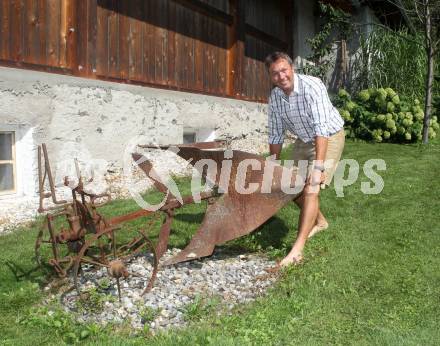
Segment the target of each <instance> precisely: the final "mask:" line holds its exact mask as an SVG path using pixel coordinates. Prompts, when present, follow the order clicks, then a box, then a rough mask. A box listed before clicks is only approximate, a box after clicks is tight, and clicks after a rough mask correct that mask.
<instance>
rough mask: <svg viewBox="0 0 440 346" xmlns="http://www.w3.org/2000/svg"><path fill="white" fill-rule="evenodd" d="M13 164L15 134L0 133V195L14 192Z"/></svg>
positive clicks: (8, 132)
mask: <svg viewBox="0 0 440 346" xmlns="http://www.w3.org/2000/svg"><path fill="white" fill-rule="evenodd" d="M15 164H16V162H15V133H14V132H13V131H0V195H3V194H9V193H14V192H15V190H16V183H15V180H16V177H15V175H16V173H15Z"/></svg>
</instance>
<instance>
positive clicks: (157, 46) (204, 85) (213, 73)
mask: <svg viewBox="0 0 440 346" xmlns="http://www.w3.org/2000/svg"><path fill="white" fill-rule="evenodd" d="M291 8H292V6H290V5H289V0H273V1H264V0H130V1H120V0H81V1H78V0H2V1H1V2H0V20H1V22H0V64H1V65H4V66H18V67H21V68H31V69H41V70H46V71H51V72H57V73H65V74H71V75H75V76H82V77H87V78H95V79H103V80H112V81H119V82H125V83H136V84H141V85H149V86H157V87H162V88H169V89H174V90H184V91H193V92H198V93H204V94H211V95H218V96H224V97H233V98H239V99H245V100H251V101H259V102H265V101H266V100H267V96H268V93H269V91H270V87H271V86H270V82H269V78H268V75H267V72H266V70H265V66H264V58H265V56H266V55H267V54H268V53H270V52H271V51H274V50H286V51H288V52H290V53H291V48H292V42H291V40H292V32H291V18H292V13H291V11H292V9H291Z"/></svg>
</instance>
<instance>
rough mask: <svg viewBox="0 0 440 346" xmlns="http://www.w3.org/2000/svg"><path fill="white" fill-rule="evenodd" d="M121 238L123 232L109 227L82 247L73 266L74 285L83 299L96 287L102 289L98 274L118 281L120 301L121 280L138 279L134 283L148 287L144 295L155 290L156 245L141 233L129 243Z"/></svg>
mask: <svg viewBox="0 0 440 346" xmlns="http://www.w3.org/2000/svg"><path fill="white" fill-rule="evenodd" d="M118 238H120V239H122V238H123V231H122V230H120V229H117V228H108V229H105V230H103V231H101V232H99V233H97V234H95V235H93V236H92V237H91V238H89V239H88V240H87V241H86V243H85V245H84V246H83V247H82V248H81V251H80V252H79V253H78V256H77V258H76V261H75V264H74V267H73V278H74V283H75V287H76V290H77V292H78V295H79V296H80V297H82V298H83V297H85V296H86V294H85V293H86V292H87V291H88V290H89V289H90V288H92V287H94V286H95V285H97V286H99V284H98V283H97V282H96V276H97V275H96V274H97V273H98V272H99V274H100V275H101V276H104V277H107V278H108V279H109V280H110V281H116V287H117V292H118V297H119V300H120V299H121V281H122V280H126V281H129V282H130V280H131V279H132V278H133V277H134V278H136V279H137V280H135V281H137V282H138V283H140V284H142V287H145V288H144V290H143V292H142V295H143V294H145V293H147V292H148V291H149V290H150V289H151V288H152V286H153V283H154V280H155V278H156V274H157V269H158V258H157V255H156V251H155V247H154V244H153V243H152V242H151V241H150V240H149V239H148V237H147V236H146V233H145V232H144V231H142V230H140V231H137V235H136V236H135V237H133V238H131V239H130V240H129V241H128V242H123V241H121V240H120V239H118ZM118 240H119V241H118ZM135 259H140V261H137V260H136V261H135ZM135 262H139V263H135ZM94 277H95V278H94ZM94 281H95V282H94ZM139 281H140V282H139ZM129 284H130V283H129ZM95 287H96V286H95Z"/></svg>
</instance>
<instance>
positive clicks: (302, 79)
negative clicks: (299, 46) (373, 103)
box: [265, 52, 345, 266]
mask: <svg viewBox="0 0 440 346" xmlns="http://www.w3.org/2000/svg"><path fill="white" fill-rule="evenodd" d="M265 63H266V67H267V69H268V71H269V74H270V78H271V81H272V84H273V85H274V88H273V89H272V92H271V95H270V98H269V105H268V109H269V111H268V118H269V119H268V120H269V150H270V154H271V155H275V157H276V159H279V157H280V152H281V149H282V146H283V140H284V134H285V131H286V130H289V131H290V132H292V133H294V134H295V135H296V136H297V137H298V138H297V140H296V141H295V145H294V150H293V160H294V168H295V171H296V172H297V173H298V174H300V175H301V174H302V173H301V169H298V166H299V167H301V164H300V163H299V162H300V161H301V160H306V161H307V172H306V173H305V176H304V177H303V178H304V181H305V186H304V193H303V194H302V195H301V197H300V198H298V199H297V200H296V201H295V203H296V204H297V205H298V206H299V207H300V208H301V213H300V217H299V223H298V234H297V238H296V241H295V243H294V244H293V247H292V249H291V251H290V252H289V254H288V255H287V256H286V257H285V258H284V259H283V260H282V261H281V262H280V265H281V266H286V265H290V264H298V263H299V262H301V260H302V258H303V249H304V245H305V243H306V241H307V238H308V237H311V236H313V235H314V234H316V233H317V232H319V231H321V230H324V229H326V228H327V227H328V223H327V220H326V219H325V217H324V215H323V214H322V213H321V211H320V210H319V189H320V185H321V184H324V185H329V184H330V182H331V179H332V177H333V174H334V172H335V170H336V166H337V163H338V161H339V160H340V157H341V154H342V150H343V148H344V142H345V134H344V129H343V126H344V121H343V120H342V118H341V116H340V114H339V113H338V111H337V110H336V108H335V107H333V105H332V104H331V102H330V99H329V96H328V93H327V90H326V88H325V85H324V84H323V83H322V81H321V80H320V79H319V78H315V77H311V76H306V75H301V74H297V73H295V71H294V68H293V62H292V59H291V58H290V57H289V56H288V55H287V54H286V53H282V52H274V53H272V54H270V55H269V56H268V57H267V58H266V62H265ZM303 175H304V173H303ZM324 185H323V186H324Z"/></svg>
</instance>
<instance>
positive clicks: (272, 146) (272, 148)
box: [269, 144, 283, 160]
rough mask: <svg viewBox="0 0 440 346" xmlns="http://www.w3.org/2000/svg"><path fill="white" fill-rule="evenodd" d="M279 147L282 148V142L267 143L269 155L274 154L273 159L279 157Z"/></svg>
mask: <svg viewBox="0 0 440 346" xmlns="http://www.w3.org/2000/svg"><path fill="white" fill-rule="evenodd" d="M281 149H283V145H282V144H269V152H270V156H272V155H275V159H276V160H279V159H280V154H281Z"/></svg>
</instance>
